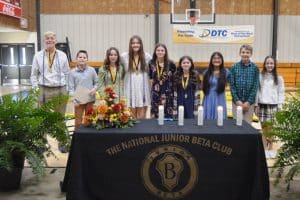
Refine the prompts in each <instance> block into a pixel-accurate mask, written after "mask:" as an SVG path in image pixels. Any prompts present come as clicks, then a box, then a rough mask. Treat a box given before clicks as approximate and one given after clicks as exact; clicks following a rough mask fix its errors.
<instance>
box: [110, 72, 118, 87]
mask: <svg viewBox="0 0 300 200" xmlns="http://www.w3.org/2000/svg"><path fill="white" fill-rule="evenodd" d="M109 73H110V78H111V82H112V84H113V85H114V84H115V83H116V80H117V74H118V71H117V69H116V68H114V69H113V70H112V69H111V68H109Z"/></svg>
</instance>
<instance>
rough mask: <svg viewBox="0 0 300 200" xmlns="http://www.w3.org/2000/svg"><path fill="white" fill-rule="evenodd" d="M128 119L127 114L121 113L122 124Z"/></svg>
mask: <svg viewBox="0 0 300 200" xmlns="http://www.w3.org/2000/svg"><path fill="white" fill-rule="evenodd" d="M128 120H129V116H127V115H121V117H120V121H121V122H122V123H123V124H126V123H127V122H128Z"/></svg>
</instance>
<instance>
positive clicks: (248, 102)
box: [230, 44, 259, 124]
mask: <svg viewBox="0 0 300 200" xmlns="http://www.w3.org/2000/svg"><path fill="white" fill-rule="evenodd" d="M252 52H253V48H252V47H251V46H250V45H247V44H245V45H242V46H241V48H240V57H241V61H239V62H237V63H235V64H234V65H233V66H232V67H231V69H230V90H231V95H232V113H233V116H234V118H235V117H236V107H237V106H241V107H242V108H243V119H244V120H245V121H247V122H248V123H249V124H251V122H252V117H253V112H254V103H255V99H256V93H257V89H258V84H259V70H258V67H257V65H256V64H255V63H253V62H251V61H250V58H251V56H252Z"/></svg>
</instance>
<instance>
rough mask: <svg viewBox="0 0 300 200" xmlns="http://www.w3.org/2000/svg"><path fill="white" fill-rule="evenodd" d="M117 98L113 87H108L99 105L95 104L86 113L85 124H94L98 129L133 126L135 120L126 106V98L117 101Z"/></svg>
mask: <svg viewBox="0 0 300 200" xmlns="http://www.w3.org/2000/svg"><path fill="white" fill-rule="evenodd" d="M117 98H118V96H117V95H116V93H115V92H114V90H113V89H112V87H106V88H105V89H104V97H102V98H101V100H100V102H99V105H95V106H94V108H93V109H90V110H88V111H87V113H86V114H85V117H84V120H83V124H84V126H92V127H95V128H96V129H103V128H112V127H115V128H129V127H133V125H134V120H133V117H132V114H131V112H130V110H129V109H128V108H127V107H126V104H125V99H122V100H121V101H120V102H116V99H117Z"/></svg>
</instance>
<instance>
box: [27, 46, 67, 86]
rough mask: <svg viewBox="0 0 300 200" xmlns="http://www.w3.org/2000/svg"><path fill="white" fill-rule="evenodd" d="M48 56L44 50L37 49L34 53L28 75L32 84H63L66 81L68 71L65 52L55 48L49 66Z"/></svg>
mask: <svg viewBox="0 0 300 200" xmlns="http://www.w3.org/2000/svg"><path fill="white" fill-rule="evenodd" d="M48 56H49V55H48V53H46V50H42V51H39V52H37V53H36V54H35V55H34V58H33V62H32V69H31V76H30V80H31V84H32V86H33V87H38V85H43V86H48V87H59V86H65V85H66V84H67V83H68V81H67V79H68V74H69V71H70V68H69V62H68V59H67V56H66V54H65V53H64V52H62V51H60V50H57V49H56V54H55V57H54V60H53V64H52V66H51V68H50V67H49V66H48V65H49V63H48Z"/></svg>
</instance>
